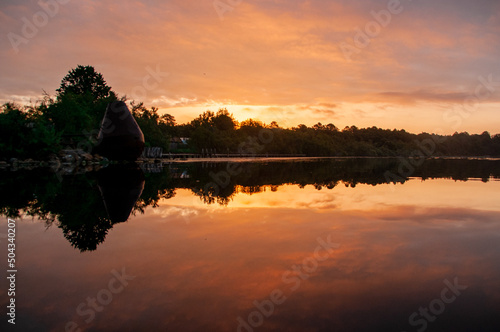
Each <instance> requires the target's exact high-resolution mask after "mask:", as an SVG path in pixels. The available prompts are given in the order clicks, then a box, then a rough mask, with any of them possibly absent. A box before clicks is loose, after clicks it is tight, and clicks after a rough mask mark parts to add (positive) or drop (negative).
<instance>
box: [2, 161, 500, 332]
mask: <svg viewBox="0 0 500 332" xmlns="http://www.w3.org/2000/svg"><path fill="white" fill-rule="evenodd" d="M399 166H400V161H398V160H372V159H360V160H336V161H331V160H330V161H322V162H286V163H285V162H280V163H272V162H268V163H245V164H229V165H228V164H177V165H167V166H166V167H165V168H164V169H162V170H161V171H160V170H158V169H149V170H145V171H144V170H141V169H139V168H130V167H129V168H127V169H112V168H110V169H107V170H101V171H100V172H97V173H96V172H90V173H85V174H80V175H65V176H64V177H63V180H62V181H59V180H58V179H57V176H56V175H54V174H52V173H50V172H45V171H42V170H34V171H30V172H24V173H23V172H20V171H18V172H4V173H2V174H1V175H0V176H1V178H2V188H1V189H2V193H1V195H2V206H1V209H2V210H1V211H2V213H3V215H2V217H1V227H0V236H1V238H0V241H1V242H0V246H1V248H2V249H1V252H2V256H1V259H2V261H3V262H6V261H7V250H6V248H7V242H6V240H7V239H6V237H5V235H6V234H7V217H8V216H10V217H12V218H14V219H15V220H16V223H17V229H16V230H17V233H16V236H17V237H16V249H17V250H16V255H17V257H16V258H17V269H18V273H17V279H16V297H15V298H16V326H15V329H12V326H10V324H8V323H7V319H8V317H7V316H5V315H4V317H3V318H2V321H1V323H0V324H1V326H2V331H4V330H7V329H9V330H17V331H65V330H67V331H78V330H80V331H395V332H396V331H397V332H401V331H408V332H409V331H499V330H500V320H499V318H498V313H499V312H500V241H499V240H500V204H499V200H498V198H499V192H500V182H499V181H498V178H499V177H500V167H499V166H500V164H499V162H498V161H491V160H490V161H478V160H476V161H464V160H455V161H453V160H447V161H443V160H441V161H439V160H431V161H427V162H426V163H424V164H423V165H420V166H419V167H416V168H415V170H414V171H412V173H411V174H407V175H408V177H407V178H404V179H403V178H402V179H401V181H396V182H397V183H389V184H388V183H386V177H385V176H384V174H387V173H386V172H388V171H390V172H392V174H398V167H399ZM228 167H229V168H228ZM228 170H229V171H228ZM139 195H140V198H139V199H137V198H138V197H139ZM130 210H132V211H131V214H130V216H129V217H128V212H129V211H130ZM17 213H19V214H17ZM32 216H34V217H32ZM127 217H128V220H127V221H124V220H125V219H127ZM40 218H41V219H40ZM2 266H4V270H7V267H6V263H5V264H2ZM1 286H2V288H1V290H0V294H1V298H0V304H1V305H2V307H3V308H5V307H6V306H7V304H8V302H7V301H8V297H7V289H8V285H7V283H6V281H5V279H4V280H3V281H2V283H1Z"/></svg>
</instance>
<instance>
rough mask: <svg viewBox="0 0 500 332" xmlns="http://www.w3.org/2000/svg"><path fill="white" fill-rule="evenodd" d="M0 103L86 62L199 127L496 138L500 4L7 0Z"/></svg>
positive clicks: (1, 6)
mask: <svg viewBox="0 0 500 332" xmlns="http://www.w3.org/2000/svg"><path fill="white" fill-rule="evenodd" d="M0 31H1V39H0V43H1V44H0V57H1V59H2V61H1V62H0V73H1V76H0V102H1V103H5V102H9V101H15V102H17V103H20V104H27V103H29V102H30V101H31V102H35V101H36V100H37V99H39V98H40V97H41V96H42V94H43V90H45V91H46V92H48V93H49V94H51V95H54V94H55V89H56V88H58V86H59V83H60V81H61V79H62V78H63V77H64V75H65V74H66V73H67V72H68V71H69V70H70V69H71V68H74V67H76V66H77V65H78V64H81V65H92V66H94V67H95V68H96V70H97V71H99V72H100V73H102V74H103V75H104V78H105V79H106V81H107V82H108V84H109V85H110V86H111V87H112V88H113V90H114V91H115V92H117V93H118V94H119V95H120V96H122V95H127V96H128V97H129V99H135V100H137V101H143V102H144V103H145V105H146V106H148V107H149V106H155V107H158V108H159V109H160V111H161V112H162V113H163V112H166V113H170V114H172V115H174V116H175V118H176V119H177V122H179V123H182V122H186V121H189V120H191V119H192V118H194V117H195V116H197V115H198V114H200V113H201V112H203V111H205V110H212V111H217V109H218V108H220V107H227V109H228V110H229V111H230V112H231V113H233V114H234V116H235V117H236V119H237V120H240V121H241V120H245V119H247V118H254V119H259V120H262V121H264V122H266V123H269V122H271V121H273V120H275V121H277V122H278V124H279V125H281V126H283V127H292V126H296V125H298V124H300V123H304V124H306V125H313V124H315V123H317V122H321V123H323V124H327V123H333V124H335V125H336V126H337V127H339V128H343V127H344V126H350V125H356V126H358V127H370V126H377V127H382V128H389V129H393V128H400V129H401V128H404V129H406V130H408V131H411V132H416V133H419V132H422V131H427V132H437V133H446V134H452V133H453V132H455V131H458V132H461V131H469V132H471V133H481V132H482V131H485V130H487V131H489V132H490V133H492V134H496V133H500V1H498V0H435V1H431V0H413V1H411V0H401V1H397V0H390V1H374V0H358V1H348V0H332V1H326V0H321V1H320V0H308V1H306V0H267V1H265V0H215V1H214V0H197V1H188V0H168V1H160V0H142V1H110V0H99V1H97V0H78V1H75V0H73V1H71V0H40V1H36V0H29V1H18V0H2V1H1V3H0Z"/></svg>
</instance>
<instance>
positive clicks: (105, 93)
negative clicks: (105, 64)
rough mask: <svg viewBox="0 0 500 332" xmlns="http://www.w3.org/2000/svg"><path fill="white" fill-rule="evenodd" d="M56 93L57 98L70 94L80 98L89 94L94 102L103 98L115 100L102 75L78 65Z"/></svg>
mask: <svg viewBox="0 0 500 332" xmlns="http://www.w3.org/2000/svg"><path fill="white" fill-rule="evenodd" d="M56 91H57V93H58V95H57V96H58V98H60V97H62V96H64V95H65V94H68V93H72V94H75V95H80V96H84V95H88V94H90V95H91V96H92V99H93V100H94V101H97V100H100V99H105V98H115V99H116V95H115V93H114V92H113V91H112V90H111V87H109V86H108V85H107V84H106V81H105V80H104V78H103V76H102V74H101V73H98V72H96V71H95V69H94V67H92V66H82V65H78V66H77V67H76V68H75V69H72V70H70V72H69V73H68V74H67V75H66V76H64V78H63V80H62V81H61V86H60V87H59V89H57V90H56Z"/></svg>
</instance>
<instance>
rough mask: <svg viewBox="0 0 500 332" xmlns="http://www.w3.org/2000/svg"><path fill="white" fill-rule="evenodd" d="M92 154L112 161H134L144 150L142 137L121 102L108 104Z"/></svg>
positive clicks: (132, 118) (130, 114)
mask: <svg viewBox="0 0 500 332" xmlns="http://www.w3.org/2000/svg"><path fill="white" fill-rule="evenodd" d="M97 138H98V141H99V143H98V145H97V146H96V147H95V149H94V153H97V154H100V155H102V156H104V157H107V158H109V159H114V160H136V159H137V158H139V157H140V155H141V153H142V150H143V149H144V135H143V133H142V131H141V128H139V125H138V124H137V122H136V121H135V119H134V117H133V116H132V113H130V111H129V109H128V107H127V105H126V104H125V103H124V102H123V101H114V102H112V103H109V104H108V107H107V108H106V113H105V114H104V118H103V120H102V124H101V130H100V131H99V135H98V137H97Z"/></svg>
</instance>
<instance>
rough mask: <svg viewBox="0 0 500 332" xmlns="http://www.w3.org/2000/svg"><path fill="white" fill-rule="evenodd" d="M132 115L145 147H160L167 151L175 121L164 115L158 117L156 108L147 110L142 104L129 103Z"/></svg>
mask: <svg viewBox="0 0 500 332" xmlns="http://www.w3.org/2000/svg"><path fill="white" fill-rule="evenodd" d="M131 106H132V110H131V111H132V114H133V116H134V118H135V121H137V124H138V125H139V127H140V128H141V130H142V133H143V134H144V139H145V141H146V145H147V146H156V147H161V148H163V149H165V150H168V148H169V143H170V137H171V134H172V129H173V128H174V126H175V119H174V118H173V117H172V116H171V115H169V114H166V115H164V116H160V115H159V114H158V109H157V108H156V107H151V109H148V108H146V107H145V106H144V104H143V103H139V104H137V105H136V104H135V103H133V102H132V103H131Z"/></svg>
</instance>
